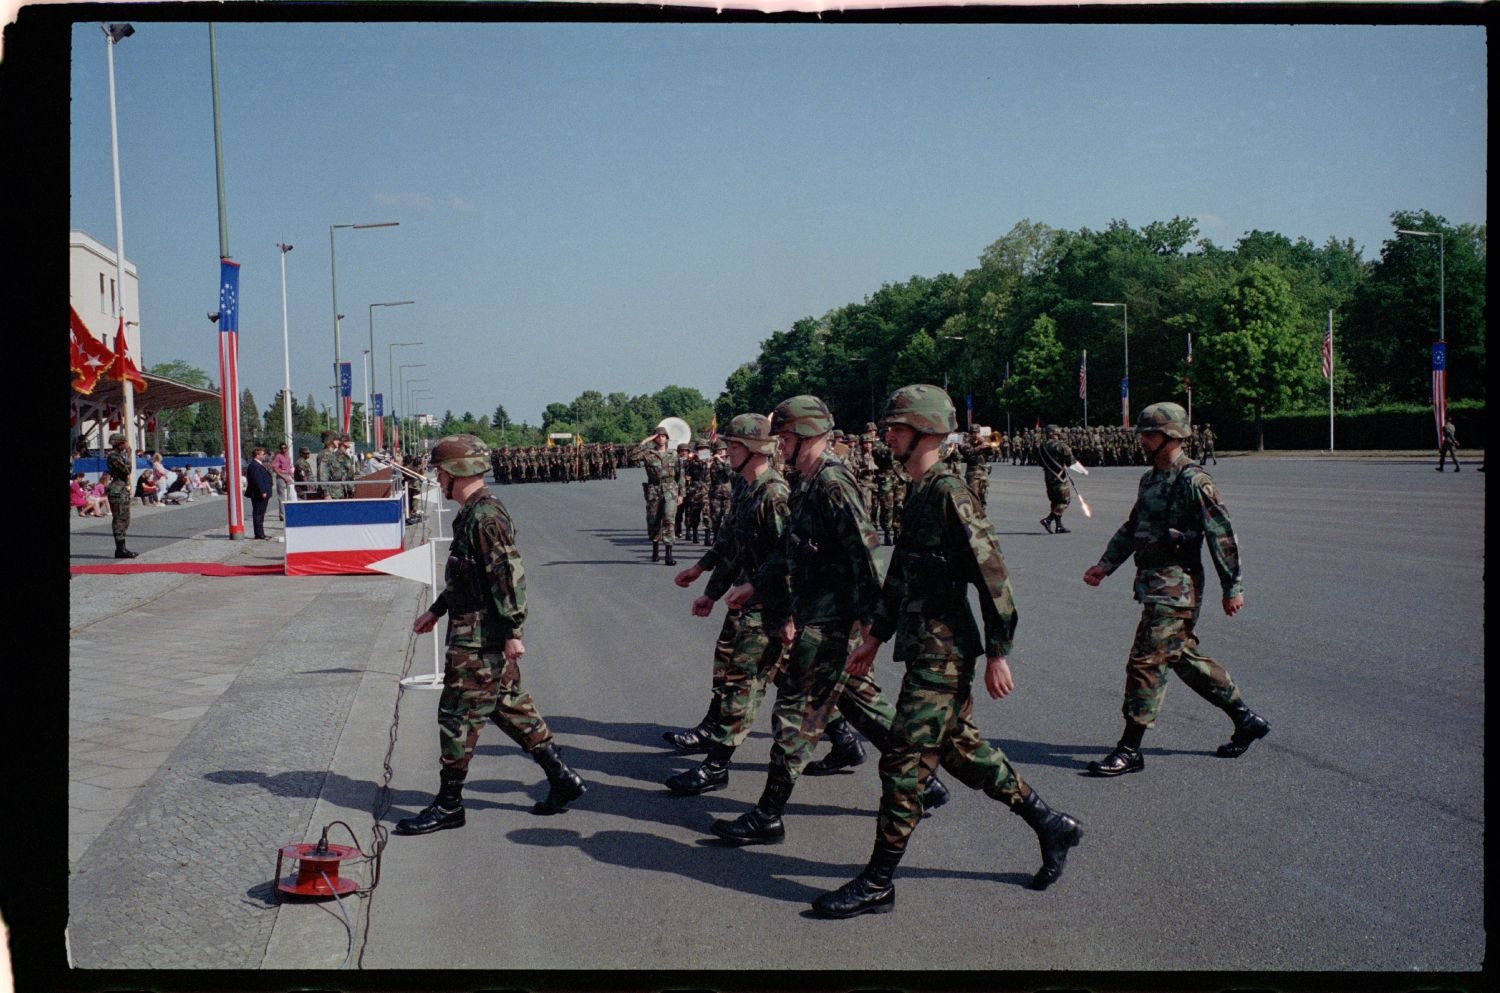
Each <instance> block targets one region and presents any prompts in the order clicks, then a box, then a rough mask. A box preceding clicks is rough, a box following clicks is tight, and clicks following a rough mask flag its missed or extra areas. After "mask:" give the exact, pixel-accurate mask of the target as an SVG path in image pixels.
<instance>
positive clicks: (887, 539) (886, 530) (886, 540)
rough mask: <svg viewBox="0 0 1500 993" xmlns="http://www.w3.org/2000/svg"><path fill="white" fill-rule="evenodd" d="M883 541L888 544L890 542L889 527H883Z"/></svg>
mask: <svg viewBox="0 0 1500 993" xmlns="http://www.w3.org/2000/svg"><path fill="white" fill-rule="evenodd" d="M885 543H886V544H887V545H889V544H890V543H891V529H890V528H886V529H885Z"/></svg>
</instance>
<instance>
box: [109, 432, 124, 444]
mask: <svg viewBox="0 0 1500 993" xmlns="http://www.w3.org/2000/svg"><path fill="white" fill-rule="evenodd" d="M124 443H125V436H124V435H123V434H121V433H120V432H118V431H116V432H115V433H114V434H112V435H110V436H109V447H110V448H113V447H115V446H116V445H123V444H124Z"/></svg>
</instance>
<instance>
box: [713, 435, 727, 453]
mask: <svg viewBox="0 0 1500 993" xmlns="http://www.w3.org/2000/svg"><path fill="white" fill-rule="evenodd" d="M728 447H729V442H727V441H725V440H724V439H723V438H720V439H719V440H718V441H716V442H714V451H716V452H722V451H724V449H726V448H728Z"/></svg>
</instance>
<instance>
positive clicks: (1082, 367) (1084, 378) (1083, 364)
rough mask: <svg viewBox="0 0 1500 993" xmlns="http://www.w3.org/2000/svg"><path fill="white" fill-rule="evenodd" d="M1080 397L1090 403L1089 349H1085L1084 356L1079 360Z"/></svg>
mask: <svg viewBox="0 0 1500 993" xmlns="http://www.w3.org/2000/svg"><path fill="white" fill-rule="evenodd" d="M1078 399H1080V400H1082V401H1083V402H1084V403H1088V399H1089V350H1088V349H1087V348H1085V349H1084V350H1083V357H1082V358H1081V359H1079V360H1078Z"/></svg>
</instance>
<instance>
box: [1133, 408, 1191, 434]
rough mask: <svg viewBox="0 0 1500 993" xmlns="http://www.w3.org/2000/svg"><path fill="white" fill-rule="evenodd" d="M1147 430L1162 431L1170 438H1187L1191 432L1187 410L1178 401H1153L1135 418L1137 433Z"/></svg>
mask: <svg viewBox="0 0 1500 993" xmlns="http://www.w3.org/2000/svg"><path fill="white" fill-rule="evenodd" d="M1147 431H1160V432H1161V433H1162V434H1164V435H1166V436H1167V437H1168V438H1186V437H1188V436H1189V433H1190V432H1189V431H1188V416H1187V411H1185V410H1183V409H1182V405H1181V404H1177V403H1171V402H1167V403H1153V404H1151V405H1150V406H1148V407H1146V408H1145V409H1143V410H1142V411H1141V413H1140V416H1138V417H1137V418H1136V419H1135V433H1136V434H1145V433H1146V432H1147Z"/></svg>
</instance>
